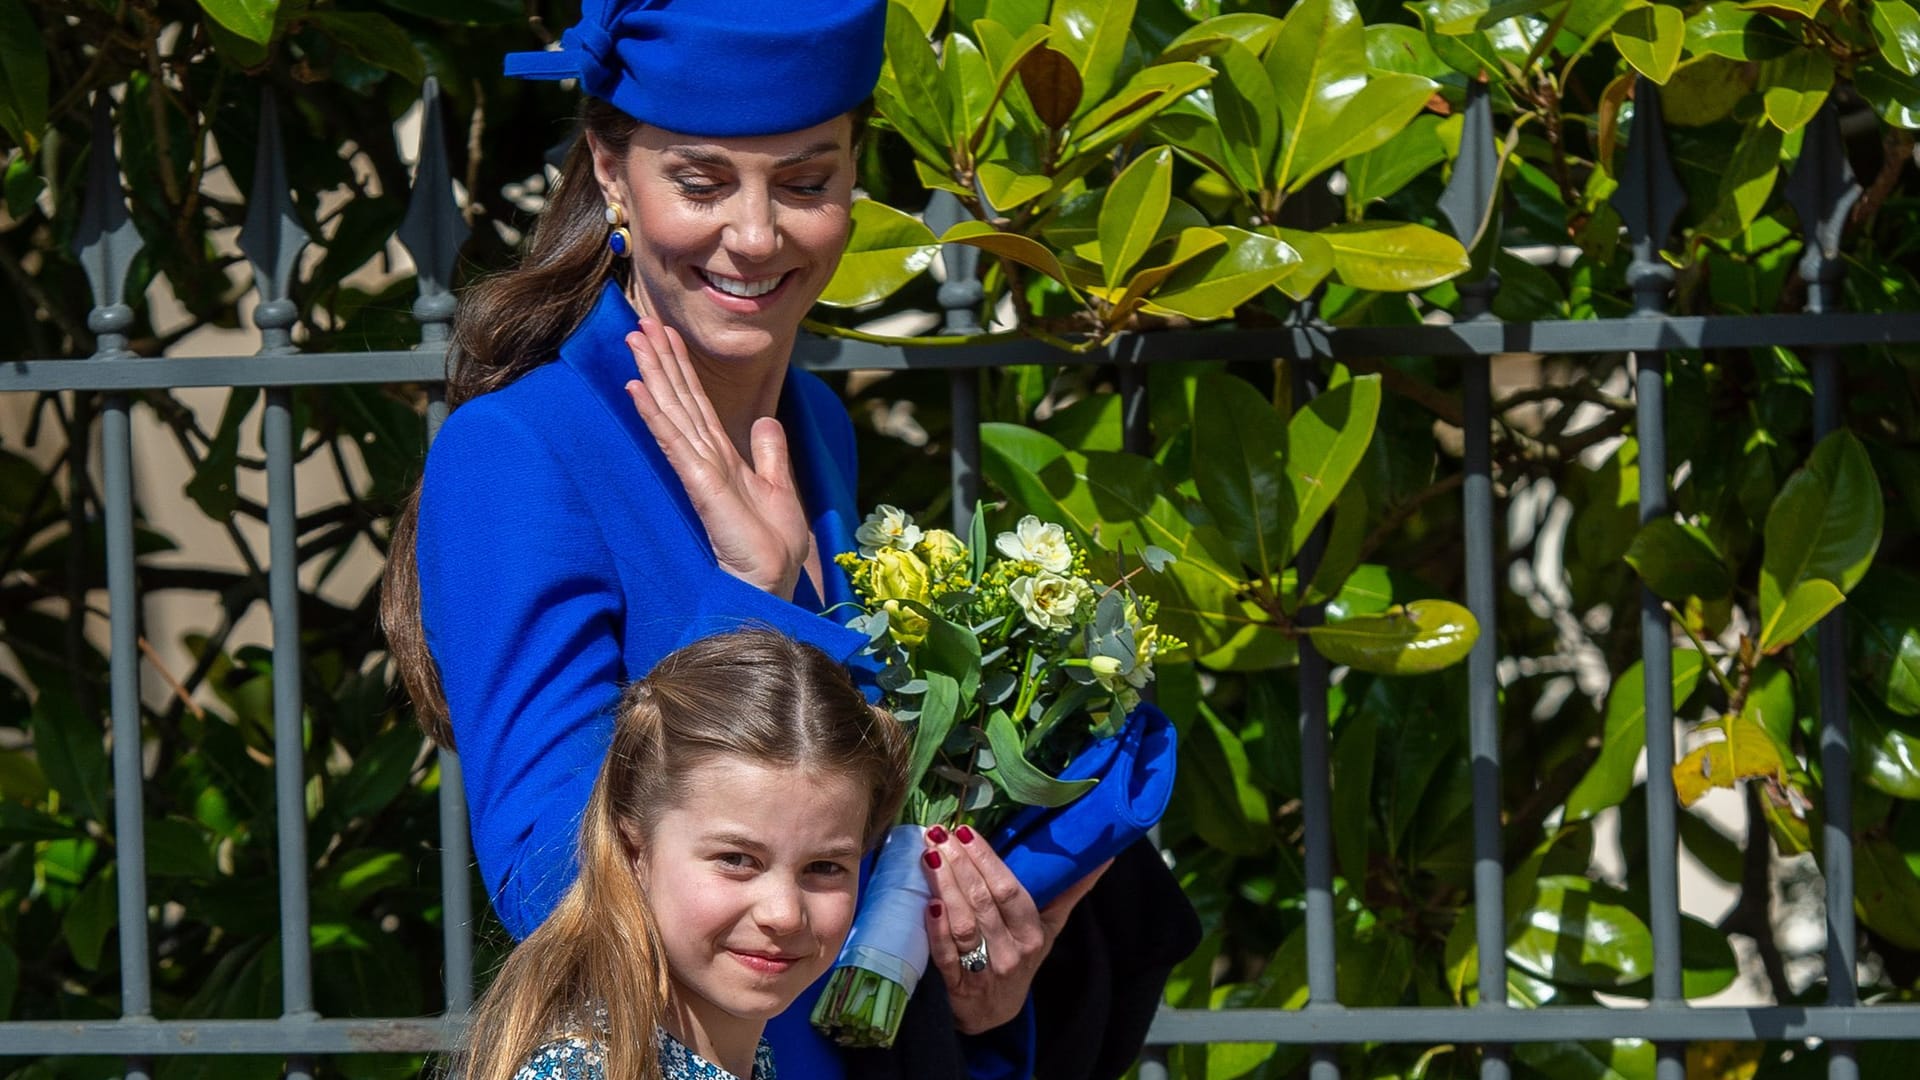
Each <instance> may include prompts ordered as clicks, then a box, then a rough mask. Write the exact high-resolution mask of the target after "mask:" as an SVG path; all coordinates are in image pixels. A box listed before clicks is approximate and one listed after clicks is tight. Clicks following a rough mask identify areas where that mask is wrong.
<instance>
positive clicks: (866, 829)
mask: <svg viewBox="0 0 1920 1080" xmlns="http://www.w3.org/2000/svg"><path fill="white" fill-rule="evenodd" d="M906 765H907V742H906V738H905V736H904V734H903V733H902V731H901V729H900V726H899V724H898V723H897V722H895V721H894V719H893V718H892V717H891V716H889V715H887V714H886V713H885V712H883V711H879V710H876V709H874V708H872V707H871V706H869V705H868V704H867V701H866V699H865V698H864V697H863V696H861V694H860V692H859V691H858V690H857V689H855V688H854V686H853V684H852V682H851V681H849V679H848V677H847V674H846V672H845V670H844V669H843V668H841V667H840V665H839V664H837V663H836V662H834V661H833V660H832V659H831V658H829V657H828V656H827V655H826V654H825V653H823V652H821V651H820V650H818V649H816V648H814V647H812V646H810V645H803V644H800V643H798V642H795V641H793V640H792V639H790V638H788V637H785V636H784V635H781V634H778V633H775V632H772V631H767V630H745V631H736V632H733V633H727V634H721V635H717V636H715V637H710V638H706V639H705V640H702V641H699V642H696V643H695V644H692V645H688V646H686V647H684V648H682V649H680V650H678V651H676V652H674V653H671V654H669V655H668V656H667V657H666V658H665V659H663V660H661V661H660V663H659V664H658V666H656V667H655V668H654V669H653V672H652V673H651V674H649V675H648V676H647V677H646V678H645V679H642V680H641V681H639V682H638V683H635V684H633V685H632V686H630V687H628V689H627V691H626V693H625V695H624V696H623V697H622V699H621V702H620V706H619V708H618V710H617V712H616V714H615V717H614V731H613V745H612V749H611V751H610V752H609V754H608V755H607V761H606V765H605V766H604V767H603V768H602V769H601V772H600V776H599V779H598V780H597V781H596V782H595V784H594V788H593V794H592V797H591V799H590V800H589V802H588V803H587V808H586V813H585V815H584V817H583V819H582V820H581V823H580V848H579V860H580V872H579V876H578V877H577V878H576V879H575V881H574V883H573V886H572V887H571V888H570V889H569V890H568V891H567V893H566V895H565V897H564V898H563V899H562V900H561V901H560V904H559V906H558V907H557V908H556V909H555V910H554V912H553V914H552V915H551V916H550V917H549V918H548V919H547V920H546V921H545V922H544V923H542V924H541V926H540V927H539V929H537V930H535V931H534V932H533V934H532V935H531V936H529V937H528V938H527V939H526V940H525V941H524V942H522V943H521V944H520V946H519V947H518V948H516V949H515V950H514V951H513V953H512V955H511V956H509V957H508V959H507V962H506V963H505V965H503V966H502V967H501V969H500V973H499V975H498V976H497V977H496V978H495V979H494V982H493V985H492V987H491V988H489V989H488V991H487V993H486V995H485V997H484V998H483V999H482V1000H481V1002H480V1004H479V1006H478V1008H477V1009H476V1011H475V1015H474V1022H473V1026H472V1028H471V1029H470V1031H469V1038H468V1045H467V1048H466V1050H465V1051H464V1052H463V1054H462V1055H461V1060H460V1061H459V1062H457V1063H456V1065H455V1068H454V1070H453V1073H454V1075H456V1076H460V1077H463V1078H464V1080H563V1078H565V1080H683V1078H699V1080H707V1078H738V1080H771V1078H772V1077H773V1075H774V1074H773V1061H772V1055H771V1052H770V1051H769V1049H768V1047H767V1044H766V1043H765V1042H764V1041H763V1040H762V1038H761V1031H762V1029H763V1028H764V1027H765V1026H766V1022H767V1021H768V1020H769V1019H771V1018H772V1017H774V1016H776V1015H778V1014H779V1013H780V1012H781V1011H782V1010H784V1009H785V1008H786V1007H787V1005H788V1004H789V1003H791V1002H792V1001H793V999H794V998H796V997H797V996H799V994H800V992H801V991H802V990H804V989H806V988H807V987H808V986H809V985H811V984H812V983H813V982H814V981H815V980H816V979H818V978H819V977H820V976H821V975H822V974H824V973H825V972H826V971H827V969H828V968H829V967H830V966H831V965H832V964H833V962H834V959H835V958H836V957H837V956H838V955H839V952H840V946H841V943H842V942H843V941H844V940H845V939H846V936H847V931H848V929H849V928H850V927H851V926H852V924H853V913H854V907H855V900H856V898H857V895H856V894H857V892H858V876H859V866H860V857H861V855H862V854H863V853H864V852H865V851H866V850H867V849H868V848H870V847H871V846H873V845H874V844H876V843H878V842H879V840H880V838H881V835H882V834H883V833H884V832H885V830H886V827H887V825H888V824H889V823H890V822H891V821H892V820H893V816H894V814H895V812H896V811H897V810H898V809H899V805H900V801H901V799H902V798H903V797H904V796H905V784H906Z"/></svg>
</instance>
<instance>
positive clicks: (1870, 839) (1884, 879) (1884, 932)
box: [1853, 836, 1920, 949]
mask: <svg viewBox="0 0 1920 1080" xmlns="http://www.w3.org/2000/svg"><path fill="white" fill-rule="evenodd" d="M1854 868H1855V869H1854V891H1853V909H1854V911H1855V912H1856V913H1857V914H1858V915H1859V916H1860V921H1861V922H1863V923H1865V924H1867V925H1868V926H1870V927H1872V928H1873V930H1874V932H1876V933H1878V934H1879V935H1880V936H1882V937H1884V938H1886V939H1887V940H1888V941H1891V942H1893V943H1894V944H1896V945H1898V946H1900V947H1901V948H1903V949H1920V878H1916V877H1915V876H1914V873H1913V871H1912V870H1909V869H1908V868H1907V863H1906V859H1905V858H1903V857H1902V856H1901V854H1900V849H1899V848H1897V847H1895V846H1894V845H1893V843H1892V842H1891V841H1889V840H1887V839H1885V838H1884V837H1878V836H1867V837H1860V838H1858V839H1857V840H1855V842H1854Z"/></svg>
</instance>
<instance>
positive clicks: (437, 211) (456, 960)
mask: <svg viewBox="0 0 1920 1080" xmlns="http://www.w3.org/2000/svg"><path fill="white" fill-rule="evenodd" d="M420 108H421V125H420V153H419V161H418V164H417V166H416V167H415V169H414V176H413V193H412V195H411V197H410V198H409V199H408V202H407V216H406V218H405V219H404V220H403V221H401V223H400V230H399V232H398V233H396V234H395V235H396V236H397V238H398V239H399V241H400V243H401V244H402V245H403V246H405V247H406V249H407V252H408V253H409V254H410V255H412V256H413V264H414V270H415V273H416V279H417V281H418V283H419V289H420V293H419V295H418V296H417V297H415V299H414V301H413V317H414V320H415V321H416V322H418V323H419V324H420V344H421V345H422V346H435V345H441V346H444V345H446V344H447V343H448V341H449V338H450V331H451V328H452V323H453V317H454V315H455V313H456V312H457V311H458V307H459V305H458V303H457V302H456V301H455V299H454V295H453V289H452V284H453V270H454V264H455V262H456V260H457V259H458V258H459V254H460V246H461V244H463V243H465V241H466V238H467V234H468V232H469V229H468V228H467V222H466V218H464V217H462V216H461V214H460V207H459V205H458V204H457V203H456V202H455V200H454V194H453V177H452V170H451V169H449V167H448V164H447V138H446V122H445V117H444V115H443V110H442V107H441V104H440V80H439V79H437V78H433V77H431V76H429V77H428V78H427V80H426V82H425V83H424V84H422V86H421V88H420ZM447 362H448V365H449V366H451V365H452V364H453V363H454V362H455V358H454V357H453V355H452V353H451V352H449V353H448V356H447ZM446 418H447V393H446V386H445V385H444V384H441V385H437V386H433V387H430V388H429V389H428V391H427V443H428V445H431V444H432V443H433V439H434V436H436V435H438V434H439V433H440V425H441V423H443V422H444V421H445V420H446ZM438 753H439V765H440V896H441V909H440V933H441V939H442V947H443V948H444V949H445V952H446V957H445V964H444V966H443V970H442V973H441V977H442V981H443V985H444V989H445V993H446V1011H447V1012H448V1014H450V1015H461V1014H465V1013H466V1012H468V1011H469V1010H470V1009H471V1008H472V1007H473V876H472V869H471V868H472V864H473V847H472V841H471V838H470V836H469V835H468V821H467V795H466V785H465V783H464V782H463V775H462V773H461V770H460V758H459V756H458V755H457V754H455V753H454V752H453V751H451V750H447V749H441V750H440V751H439V752H438Z"/></svg>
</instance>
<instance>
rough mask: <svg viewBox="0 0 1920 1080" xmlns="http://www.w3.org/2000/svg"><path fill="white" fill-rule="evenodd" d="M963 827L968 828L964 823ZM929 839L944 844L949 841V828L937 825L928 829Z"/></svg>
mask: <svg viewBox="0 0 1920 1080" xmlns="http://www.w3.org/2000/svg"><path fill="white" fill-rule="evenodd" d="M961 828H966V826H964V825H963V826H961ZM927 840H928V841H930V842H932V843H935V844H944V843H946V842H947V830H945V829H943V828H941V827H940V826H938V825H935V826H934V827H933V828H931V829H928V830H927Z"/></svg>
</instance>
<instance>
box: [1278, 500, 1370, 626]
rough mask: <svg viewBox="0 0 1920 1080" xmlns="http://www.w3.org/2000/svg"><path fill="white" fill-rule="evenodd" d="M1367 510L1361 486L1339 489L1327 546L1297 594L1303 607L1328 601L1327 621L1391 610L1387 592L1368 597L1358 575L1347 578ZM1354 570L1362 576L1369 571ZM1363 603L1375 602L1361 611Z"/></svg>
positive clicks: (1356, 555) (1362, 540) (1361, 540)
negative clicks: (1301, 589)
mask: <svg viewBox="0 0 1920 1080" xmlns="http://www.w3.org/2000/svg"><path fill="white" fill-rule="evenodd" d="M1367 510H1368V504H1367V491H1366V486H1365V485H1363V484H1348V485H1347V486H1346V487H1345V488H1342V489H1341V491H1340V497H1339V498H1338V499H1336V500H1335V501H1334V504H1333V527H1332V528H1331V529H1329V530H1328V531H1327V546H1326V547H1325V548H1324V549H1322V550H1321V552H1320V562H1319V564H1318V565H1317V566H1315V567H1314V568H1313V577H1312V578H1311V579H1309V580H1308V582H1307V588H1306V589H1305V591H1304V592H1302V593H1301V602H1303V603H1308V604H1316V603H1320V602H1321V601H1323V600H1324V601H1330V602H1329V604H1328V609H1327V615H1328V617H1329V618H1343V617H1345V616H1347V615H1361V614H1373V613H1374V612H1378V611H1384V610H1386V609H1387V608H1388V607H1390V606H1392V605H1391V600H1392V594H1391V592H1390V591H1388V592H1383V593H1380V594H1378V595H1377V596H1376V595H1372V594H1369V592H1368V591H1367V589H1366V588H1365V583H1364V582H1362V581H1360V580H1357V578H1358V575H1356V576H1355V577H1349V575H1350V574H1355V571H1356V566H1355V563H1356V562H1357V561H1358V559H1359V558H1360V555H1361V546H1362V545H1363V544H1365V543H1366V539H1367V529H1368V526H1369V524H1370V522H1369V519H1368V514H1367ZM1357 569H1358V570H1359V571H1361V572H1363V573H1364V572H1365V571H1367V570H1368V569H1369V568H1368V567H1358V568H1357ZM1363 599H1365V600H1370V601H1371V600H1377V603H1375V604H1374V606H1372V607H1368V608H1365V609H1364V610H1363V609H1362V608H1361V607H1359V606H1356V605H1357V604H1358V603H1360V602H1361V601H1362V600H1363Z"/></svg>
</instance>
